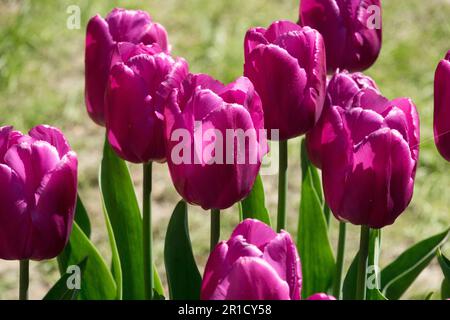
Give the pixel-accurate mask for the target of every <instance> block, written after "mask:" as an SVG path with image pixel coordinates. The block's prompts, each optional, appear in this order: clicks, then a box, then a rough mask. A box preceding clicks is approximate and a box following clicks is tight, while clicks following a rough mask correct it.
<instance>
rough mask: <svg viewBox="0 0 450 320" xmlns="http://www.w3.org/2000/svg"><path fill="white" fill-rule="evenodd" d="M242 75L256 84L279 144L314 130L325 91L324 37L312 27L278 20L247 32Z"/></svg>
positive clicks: (265, 112)
mask: <svg viewBox="0 0 450 320" xmlns="http://www.w3.org/2000/svg"><path fill="white" fill-rule="evenodd" d="M244 51H245V65H244V74H245V76H247V77H248V78H249V79H250V80H251V81H252V82H253V84H254V85H255V88H256V91H257V92H258V93H259V95H260V96H261V100H262V103H263V108H264V122H265V124H266V128H268V129H278V130H279V135H280V140H286V139H290V138H294V137H296V136H299V135H302V134H304V133H306V132H307V131H308V130H310V129H311V128H312V127H313V126H314V124H315V123H316V121H317V120H318V119H319V117H320V114H321V112H322V107H323V101H324V96H325V86H326V63H325V48H324V43H323V39H322V36H321V35H320V34H319V33H318V32H317V31H316V30H313V29H311V28H309V27H305V28H302V27H300V26H298V25H297V24H295V23H292V22H289V21H276V22H274V23H272V25H270V27H269V28H268V29H264V28H254V29H250V30H249V31H247V34H246V36H245V41H244Z"/></svg>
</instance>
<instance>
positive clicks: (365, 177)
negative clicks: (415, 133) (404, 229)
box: [339, 129, 415, 228]
mask: <svg viewBox="0 0 450 320" xmlns="http://www.w3.org/2000/svg"><path fill="white" fill-rule="evenodd" d="M414 167H415V162H414V161H413V160H412V158H411V151H410V149H409V146H408V144H407V143H406V142H405V140H404V139H403V137H402V136H401V134H400V133H399V132H398V131H395V130H392V131H391V130H389V129H380V130H378V131H376V132H375V133H373V134H371V135H370V136H369V137H368V138H367V139H366V141H364V142H363V143H362V144H361V145H360V146H359V147H358V148H357V150H356V152H355V154H354V165H353V168H352V169H351V173H349V175H348V179H347V181H346V184H345V197H344V200H343V202H342V206H341V207H340V211H339V212H340V213H341V214H342V216H343V217H344V218H345V219H347V220H349V221H351V222H352V223H353V224H357V225H360V224H364V225H368V226H370V227H371V228H381V227H383V226H386V225H390V224H392V223H393V222H394V221H395V219H396V218H397V217H398V215H400V213H402V212H403V211H404V209H405V208H406V207H407V205H408V204H409V202H410V200H411V198H412V190H413V183H414V181H413V178H412V176H413V170H414Z"/></svg>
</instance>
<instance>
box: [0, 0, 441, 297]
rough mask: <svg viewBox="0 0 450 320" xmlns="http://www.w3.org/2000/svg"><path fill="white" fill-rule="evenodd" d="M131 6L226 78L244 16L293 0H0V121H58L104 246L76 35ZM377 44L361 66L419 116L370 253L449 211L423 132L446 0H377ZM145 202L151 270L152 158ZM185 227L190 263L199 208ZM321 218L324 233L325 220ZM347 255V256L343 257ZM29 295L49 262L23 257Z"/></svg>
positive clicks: (295, 153) (42, 285) (162, 212)
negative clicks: (401, 205) (75, 25)
mask: <svg viewBox="0 0 450 320" xmlns="http://www.w3.org/2000/svg"><path fill="white" fill-rule="evenodd" d="M74 4H75V5H79V6H80V8H81V14H82V19H81V20H82V21H81V25H82V27H81V29H80V30H69V29H67V28H66V19H67V17H68V14H67V13H66V8H67V7H68V6H69V5H74ZM119 5H120V6H122V7H127V8H135V9H137V8H139V9H143V10H147V11H148V12H150V14H151V15H152V17H153V18H154V20H156V21H158V22H160V23H162V24H164V25H165V26H166V28H167V30H168V32H169V37H170V41H171V43H172V46H173V53H174V54H175V55H180V56H183V57H185V58H186V59H187V60H188V61H189V64H190V68H191V71H192V72H205V73H210V74H211V75H213V76H214V77H216V78H218V79H220V80H222V81H225V82H229V81H231V80H233V79H235V78H236V77H238V76H240V75H241V74H242V65H243V49H242V42H243V38H244V34H245V31H246V30H247V29H248V28H249V27H252V26H258V25H262V26H267V25H268V24H270V22H271V21H272V20H277V19H290V20H296V19H297V13H298V1H297V0H277V1H275V0H266V1H261V0H247V1H242V0H227V1H225V0H215V1H210V0H165V1H160V0H151V1H101V2H100V1H95V2H93V1H87V0H83V1H82V0H63V1H57V2H55V1H49V0H45V1H44V0H41V1H26V0H22V1H19V0H17V1H7V0H0V97H1V100H0V125H5V124H10V125H14V126H15V127H17V128H18V129H21V130H24V131H26V130H28V129H29V128H30V127H32V126H34V125H36V124H39V123H48V124H51V125H55V126H58V127H60V128H62V129H63V130H64V132H65V133H66V135H67V136H68V138H69V140H70V142H71V144H72V146H73V148H74V149H75V150H76V151H77V152H78V155H79V162H80V192H81V195H82V197H83V198H84V201H85V202H86V206H87V208H88V210H89V213H90V215H91V218H92V220H93V223H94V241H95V242H96V243H97V244H98V245H99V246H100V248H101V251H102V252H103V253H104V254H105V256H108V245H107V243H106V232H105V227H104V223H103V220H102V215H101V210H100V200H99V195H98V191H97V170H98V162H99V159H100V152H101V146H102V137H103V130H102V129H101V128H99V127H97V126H95V125H94V124H93V123H92V122H91V121H90V120H89V118H88V116H87V114H86V112H85V108H84V98H83V90H84V89H83V88H84V80H83V68H84V67H83V60H84V33H85V30H84V28H85V25H86V22H87V21H88V19H89V18H90V17H91V16H93V15H94V14H96V13H100V14H102V15H103V16H105V15H106V14H107V13H108V12H109V11H110V10H111V9H112V8H113V7H114V6H119ZM383 5H384V7H383V14H384V19H383V38H384V40H383V50H382V53H381V55H380V58H379V60H378V61H377V63H376V64H375V66H374V67H373V68H372V69H371V70H369V71H368V74H369V75H371V76H372V77H373V78H374V79H375V80H376V81H377V83H378V85H379V87H380V89H381V90H382V92H383V93H384V94H385V95H386V96H387V97H389V98H395V97H400V96H408V97H411V98H412V99H413V100H414V101H415V103H416V104H417V107H418V109H419V113H420V116H421V130H422V133H421V136H422V144H421V155H420V166H419V170H418V173H417V181H416V189H415V195H414V199H413V202H412V204H411V206H410V208H409V209H408V210H407V211H406V212H405V213H404V215H402V217H400V218H399V219H398V221H397V223H396V224H395V225H394V226H392V227H388V228H386V229H385V231H384V233H383V257H382V258H383V259H382V262H383V263H386V262H387V261H389V260H391V259H393V258H395V256H396V255H398V254H399V253H400V252H401V251H402V250H403V249H404V248H406V247H407V246H409V245H411V244H412V243H414V242H416V241H418V240H420V239H422V238H425V237H427V236H429V235H431V234H434V233H437V232H439V231H441V230H443V229H444V228H445V227H446V226H447V225H448V224H449V220H450V215H449V211H448V208H449V207H450V197H449V196H448V195H447V193H446V191H447V190H448V188H449V187H450V175H449V174H448V169H449V168H450V165H449V164H448V163H447V162H445V161H444V160H443V159H441V158H440V157H439V155H438V153H437V151H436V148H435V146H434V142H433V139H432V134H433V133H432V114H433V75H434V70H435V68H436V65H437V63H438V61H439V60H440V59H441V58H442V57H443V56H444V54H445V52H446V51H447V50H448V49H450V47H449V45H448V43H449V41H450V20H448V17H449V16H450V2H449V1H447V0H428V1H422V0H398V1H384V2H383ZM290 146H291V148H290V169H289V170H290V174H289V179H290V181H289V187H290V189H289V192H290V201H289V203H288V204H289V206H288V210H289V211H288V213H289V217H288V219H289V222H290V223H289V224H288V226H289V227H288V229H289V231H291V232H292V233H293V234H294V236H295V227H291V226H296V225H297V212H298V204H299V194H300V190H299V181H300V172H299V141H298V139H297V140H294V141H292V142H291V144H290ZM132 171H133V173H135V175H134V176H135V178H136V184H137V185H138V186H140V184H141V180H140V177H139V174H138V173H139V172H140V170H139V169H138V168H136V167H134V166H133V167H132ZM265 183H266V190H267V198H268V203H269V208H270V210H271V212H272V215H273V214H274V213H275V209H276V178H275V177H266V178H265ZM154 184H155V186H154V189H155V191H154V202H155V204H154V207H155V208H154V212H155V215H156V218H155V220H156V221H155V223H154V225H155V228H156V230H155V242H156V250H157V256H156V262H157V264H158V269H159V271H160V272H161V273H163V263H162V246H163V244H162V239H163V238H164V234H165V229H166V226H167V221H168V218H169V216H170V213H171V210H172V209H173V207H174V206H175V204H176V200H178V198H179V196H178V195H177V194H176V193H175V191H174V188H173V187H172V185H171V183H170V178H169V176H168V174H167V170H166V167H165V166H164V165H158V166H157V167H156V169H155V183H154ZM189 218H190V228H191V231H192V235H191V236H192V240H193V242H194V250H195V254H196V257H197V260H198V263H199V265H200V266H203V265H204V263H205V260H206V257H207V252H208V243H209V242H208V225H209V223H205V221H209V216H208V214H207V213H205V212H202V211H201V210H200V209H198V208H191V212H190V216H189ZM236 222H237V212H236V208H232V209H230V210H227V211H226V213H225V214H224V231H223V237H227V236H228V235H229V232H230V230H231V228H232V226H233V225H234V224H235V223H236ZM335 225H336V224H334V225H333V232H332V234H333V238H334V239H335V238H336V228H335ZM350 231H351V232H350V235H349V250H350V252H349V253H348V255H347V258H348V259H350V258H351V256H353V254H354V250H355V248H356V243H357V238H358V236H357V232H356V228H350ZM348 259H347V260H348ZM14 268H15V264H14V263H6V262H3V261H1V262H0V298H13V297H15V294H16V288H15V281H16V271H15V269H14ZM33 270H34V272H33V275H32V277H33V280H32V283H31V290H32V297H34V298H41V297H42V295H43V293H44V292H45V290H46V289H48V287H49V286H50V285H51V283H52V281H54V280H55V279H56V278H57V274H56V268H55V267H54V263H53V262H50V263H44V264H39V265H38V264H37V263H34V264H33ZM440 280H441V274H440V272H439V269H438V268H437V267H436V265H433V266H432V267H431V268H429V269H428V270H427V272H426V273H425V274H424V276H423V277H421V279H420V280H419V282H418V285H416V286H415V287H414V288H413V289H412V290H411V291H410V292H409V293H408V297H410V298H417V297H421V296H423V295H425V294H426V293H427V292H428V291H429V290H434V291H437V290H438V287H439V284H440Z"/></svg>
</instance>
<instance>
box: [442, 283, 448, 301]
mask: <svg viewBox="0 0 450 320" xmlns="http://www.w3.org/2000/svg"><path fill="white" fill-rule="evenodd" d="M441 299H442V300H447V299H450V280H448V279H447V278H445V279H444V280H442V285H441Z"/></svg>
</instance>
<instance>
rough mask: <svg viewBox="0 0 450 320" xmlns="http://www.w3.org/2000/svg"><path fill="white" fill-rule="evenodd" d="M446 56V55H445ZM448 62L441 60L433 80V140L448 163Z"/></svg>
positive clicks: (449, 91)
mask: <svg viewBox="0 0 450 320" xmlns="http://www.w3.org/2000/svg"><path fill="white" fill-rule="evenodd" d="M447 55H448V54H447ZM449 118H450V61H448V60H441V62H440V63H439V65H438V67H437V69H436V74H435V78H434V140H435V142H436V146H437V148H438V150H439V153H440V154H441V155H442V156H443V157H444V158H445V159H446V160H447V161H450V121H449V120H448V119H449Z"/></svg>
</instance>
